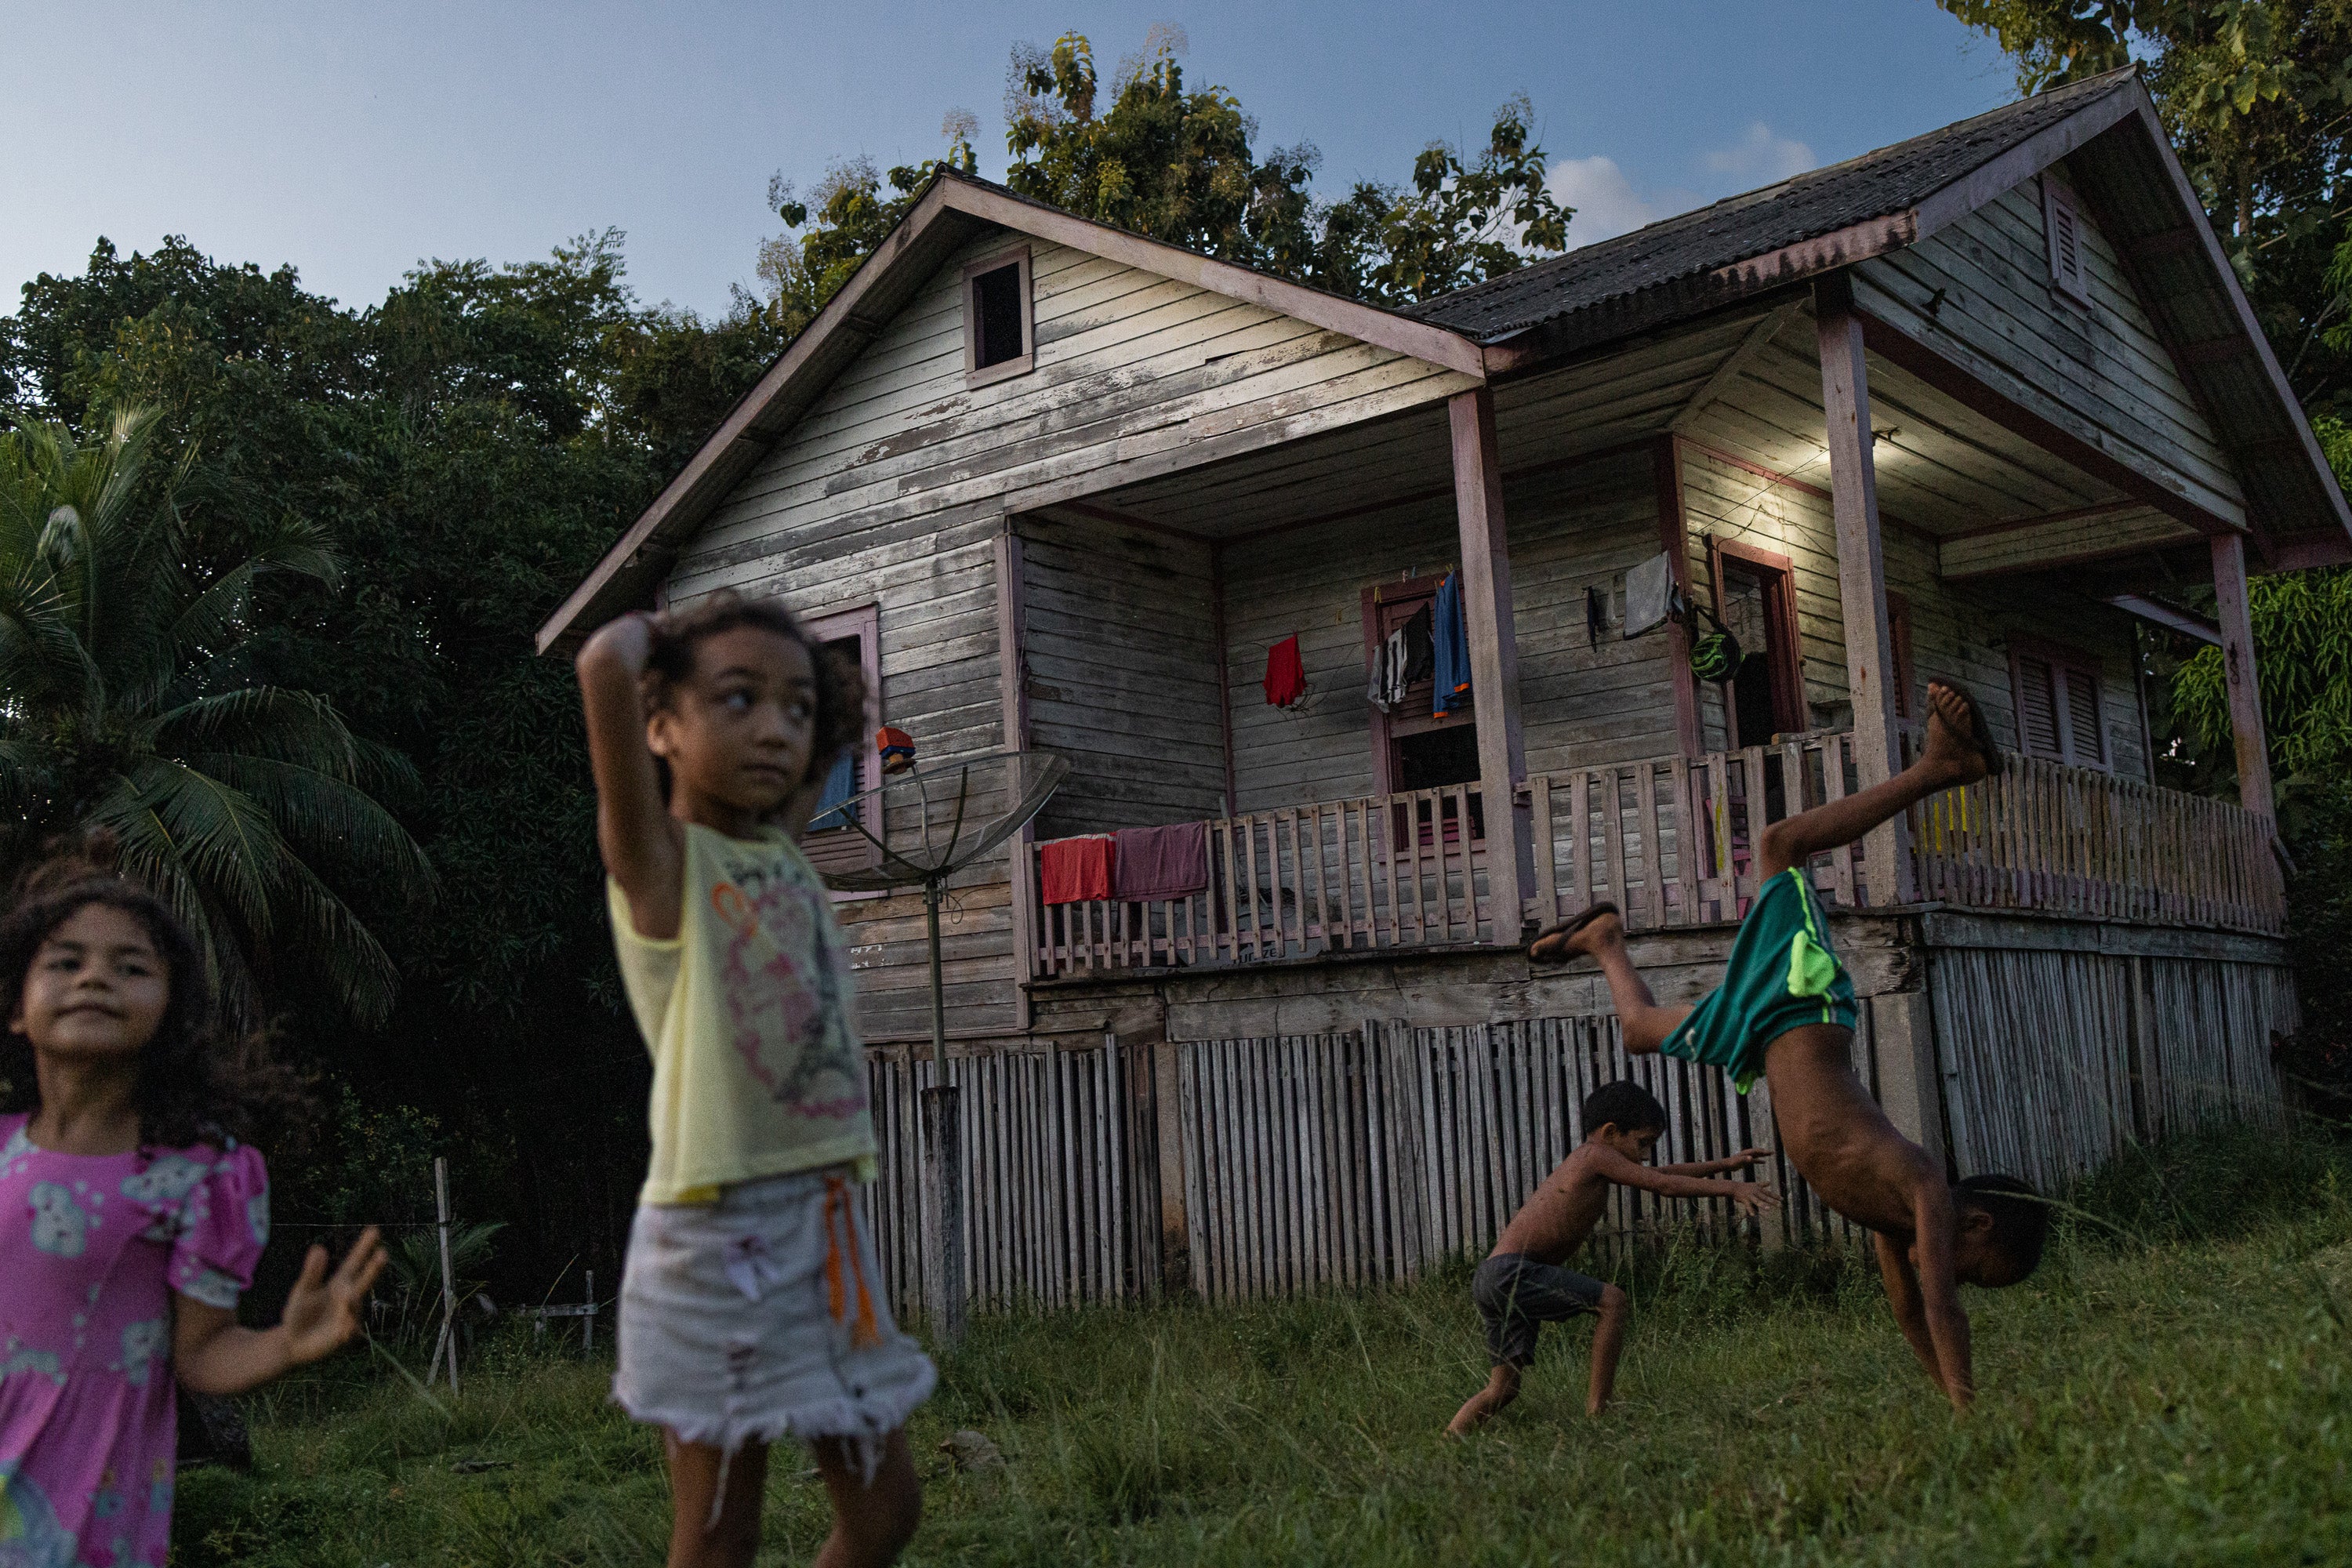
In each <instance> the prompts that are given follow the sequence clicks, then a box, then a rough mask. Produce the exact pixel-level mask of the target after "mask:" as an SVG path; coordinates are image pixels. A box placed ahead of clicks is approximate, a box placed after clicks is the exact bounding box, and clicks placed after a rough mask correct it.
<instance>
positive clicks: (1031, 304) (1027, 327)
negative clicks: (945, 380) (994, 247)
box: [962, 245, 1037, 387]
mask: <svg viewBox="0 0 2352 1568" xmlns="http://www.w3.org/2000/svg"><path fill="white" fill-rule="evenodd" d="M1007 267H1018V268H1020V269H1021V279H1020V296H1021V352H1020V353H1018V354H1015V355H1014V356H1013V358H1011V359H1008V360H1001V361H999V362H998V363H995V364H992V365H988V366H985V367H983V366H982V364H981V363H980V301H979V300H978V299H977V298H976V296H975V289H974V285H975V284H976V283H977V282H978V281H979V279H981V278H982V276H983V275H984V274H987V273H990V272H999V271H1002V270H1003V269H1004V268H1007ZM1034 284H1035V279H1034V277H1033V276H1032V275H1031V272H1030V258H1029V247H1028V246H1026V245H1016V246H1014V247H1012V248H1011V249H1009V250H1000V251H997V252H995V253H994V254H993V255H990V256H984V257H982V258H980V259H979V260H978V261H970V262H966V263H965V264H964V268H963V279H962V289H963V384H964V385H965V386H966V387H974V386H988V385H991V384H994V383H996V382H1000V381H1010V380H1012V379H1013V377H1015V376H1020V375H1027V374H1029V373H1030V372H1031V371H1034V370H1035V369H1036V368H1037V312H1036V304H1035V289H1034Z"/></svg>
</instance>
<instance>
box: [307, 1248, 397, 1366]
mask: <svg viewBox="0 0 2352 1568" xmlns="http://www.w3.org/2000/svg"><path fill="white" fill-rule="evenodd" d="M390 1258H391V1254H389V1253H387V1252H386V1251H385V1250H384V1247H383V1236H382V1235H381V1234H379V1233H378V1231H377V1230H376V1228H375V1226H368V1227H367V1229H365V1230H363V1231H362V1232H360V1238H359V1239H358V1240H357V1241H355V1242H353V1243H352V1249H351V1250H350V1251H349V1252H347V1253H345V1254H343V1261H342V1262H341V1264H340V1265H338V1266H337V1267H336V1268H335V1271H334V1273H333V1274H332V1275H330V1274H329V1273H328V1272H327V1249H326V1248H325V1247H317V1246H314V1247H311V1248H310V1254H309V1256H307V1257H306V1258H303V1259H302V1277H301V1278H300V1279H297V1280H295V1281H294V1289H292V1290H291V1291H289V1292H288V1294H287V1297H286V1315H285V1317H284V1319H283V1320H282V1321H283V1322H284V1325H285V1329H286V1355H287V1359H288V1360H289V1361H290V1362H291V1363H294V1364H295V1365H297V1366H299V1365H301V1364H302V1363H305V1362H313V1361H317V1360H319V1359H320V1358H321V1357H324V1356H330V1355H332V1354H334V1353H335V1352H337V1351H339V1350H341V1349H342V1348H343V1347H344V1346H345V1345H347V1344H349V1343H350V1342H352V1337H353V1336H354V1335H356V1334H357V1333H358V1332H359V1331H360V1305H361V1303H362V1302H363V1301H365V1300H367V1293H368V1290H369V1289H370V1288H371V1287H373V1285H374V1284H375V1281H376V1276H378V1275H380V1274H382V1273H383V1266H384V1264H385V1263H386V1262H388V1261H390Z"/></svg>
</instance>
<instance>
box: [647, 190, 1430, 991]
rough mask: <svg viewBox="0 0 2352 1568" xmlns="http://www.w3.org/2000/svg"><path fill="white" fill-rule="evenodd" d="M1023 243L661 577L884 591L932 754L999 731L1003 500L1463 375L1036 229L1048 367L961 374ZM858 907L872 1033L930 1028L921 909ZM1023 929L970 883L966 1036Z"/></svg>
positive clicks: (890, 716)
mask: <svg viewBox="0 0 2352 1568" xmlns="http://www.w3.org/2000/svg"><path fill="white" fill-rule="evenodd" d="M1016 240H1017V237H1014V236H1012V235H1009V234H1002V235H997V236H994V237H988V238H984V239H982V240H979V241H975V242H974V243H973V244H971V245H970V246H968V247H965V248H964V250H963V251H961V253H959V254H958V255H956V256H954V257H952V258H950V259H949V261H948V262H947V263H946V264H945V265H943V266H942V267H941V268H940V270H939V272H938V273H937V274H936V275H935V276H934V278H933V279H932V280H931V282H930V284H929V286H927V287H926V288H925V289H924V290H923V291H922V292H920V293H919V294H918V295H917V297H916V298H915V300H914V301H913V302H912V303H910V304H909V305H908V307H907V308H906V309H905V310H902V311H900V312H899V313H898V315H897V316H896V317H895V318H893V319H892V320H891V321H889V322H888V323H887V324H886V325H885V326H883V328H882V329H881V331H879V333H878V334H877V336H876V338H875V340H874V342H872V343H871V344H870V345H869V346H868V347H867V348H866V351H865V353H863V354H862V355H861V356H860V357H859V358H858V360H857V361H856V363H855V364H854V365H853V366H852V367H851V368H850V369H849V370H848V371H846V372H845V374H843V375H842V376H841V377H840V379H839V380H837V381H836V382H835V384H833V385H832V386H831V387H830V388H829V389H827V391H826V392H825V393H824V395H823V396H821V397H820V398H819V399H818V400H817V401H816V403H815V404H814V405H813V406H812V407H811V408H810V410H809V412H808V414H807V415H806V416H804V417H803V419H802V420H801V421H800V423H799V424H798V425H797V426H795V427H794V428H793V432H792V433H791V435H790V436H789V437H787V438H786V439H785V440H783V441H782V442H781V443H780V444H779V445H778V446H777V447H776V449H775V450H774V451H773V452H772V453H771V454H770V455H769V457H768V458H766V459H765V460H764V461H763V462H761V464H760V466H759V467H758V468H754V469H753V470H752V471H751V475H750V476H749V477H748V478H747V479H745V480H744V482H743V484H742V485H741V486H740V488H739V489H737V491H736V492H735V493H734V494H733V495H732V496H731V497H730V498H729V500H728V501H727V503H726V504H725V505H724V506H722V507H721V508H719V510H718V511H717V513H716V514H715V515H714V516H713V518H712V520H711V521H710V523H709V526H708V527H706V528H705V529H704V530H703V531H702V532H701V533H700V534H699V535H698V536H697V537H696V539H695V540H694V542H692V544H691V545H689V546H688V549H687V550H686V552H684V553H683V554H682V555H681V556H680V558H679V560H678V562H677V566H676V567H675V569H674V570H673V572H672V574H671V576H670V579H669V591H670V596H671V600H672V602H673V603H682V602H686V601H689V600H691V599H693V598H694V597H696V596H698V595H703V594H707V593H709V592H712V591H714V590H716V589H719V588H723V587H733V588H739V589H742V590H745V591H747V592H753V593H760V594H771V595H776V596H778V597H780V598H782V599H783V600H784V602H785V603H786V604H788V605H791V606H792V607H793V608H794V609H795V610H799V611H803V612H805V613H812V614H822V613H827V612H831V611H835V610H841V609H849V608H854V607H856V606H858V605H868V604H870V605H877V608H878V616H879V622H880V638H879V640H880V655H881V676H882V710H883V717H884V720H885V721H886V722H888V723H891V724H895V725H897V726H898V727H900V728H902V729H905V730H906V731H908V733H910V734H912V735H913V736H914V737H915V739H916V742H917V744H918V745H919V748H920V750H921V755H922V758H923V760H924V761H925V762H927V763H936V762H940V761H944V760H948V759H950V758H952V757H955V756H958V755H968V754H971V753H975V752H984V751H988V750H991V749H993V748H995V747H996V746H998V745H1000V744H1002V743H1003V708H1002V700H1001V697H1002V692H1001V688H1000V686H999V683H998V676H999V671H998V668H997V664H998V659H997V628H996V616H995V605H996V586H995V581H994V575H993V553H992V552H993V541H994V539H995V536H996V533H997V531H998V530H999V529H1001V528H1002V527H1003V526H1004V512H1005V510H1006V505H1007V501H1006V498H1008V497H1012V496H1015V495H1017V494H1019V493H1021V492H1023V491H1024V490H1034V489H1035V488H1036V487H1038V486H1040V485H1044V484H1047V483H1051V482H1054V481H1055V480H1061V479H1071V478H1073V477H1075V476H1082V475H1085V474H1087V473H1089V472H1092V471H1097V470H1102V471H1105V472H1106V473H1107V472H1108V470H1110V469H1111V468H1114V467H1115V466H1117V465H1118V464H1120V463H1121V462H1124V461H1128V460H1130V459H1133V458H1140V457H1145V456H1148V455H1155V454H1156V455H1158V456H1160V458H1162V459H1167V458H1169V457H1170V455H1171V454H1177V455H1181V451H1182V449H1183V448H1184V447H1186V446H1187V445H1188V444H1189V443H1192V442H1194V441H1199V440H1205V439H1208V438H1210V437H1229V436H1232V435H1234V433H1236V432H1243V431H1251V430H1256V431H1261V432H1263V434H1264V435H1265V438H1266V439H1267V440H1269V441H1272V440H1275V439H1277V438H1285V437H1290V436H1295V435H1303V434H1307V433H1309V432H1311V431H1314V430H1318V429H1323V428H1329V427H1333V426H1342V425H1347V424H1351V423H1354V422H1356V421H1358V420H1360V419H1364V418H1369V417H1373V416H1378V415H1381V414H1383V413H1388V412H1391V411H1393V410H1394V409H1397V408H1400V407H1410V406H1413V405H1417V404H1420V403H1423V402H1431V401H1436V400H1441V399H1443V398H1444V397H1445V396H1446V395H1450V394H1451V393H1453V392H1454V391H1458V390H1460V389H1461V387H1463V386H1464V385H1466V384H1467V382H1466V380H1465V378H1464V377H1462V376H1460V375H1457V374H1454V373H1452V372H1447V371H1444V370H1441V369H1439V368H1438V367H1435V366H1433V365H1430V364H1427V363H1423V362H1421V361H1419V360H1414V359H1411V358H1409V357H1407V356H1405V355H1402V354H1399V353H1393V352H1391V351H1389V350H1386V349H1376V348H1371V347H1368V346H1366V345H1365V344H1363V343H1360V342H1356V341H1355V340H1353V339H1349V338H1346V337H1343V336H1341V335H1339V334H1338V333H1335V332H1328V331H1323V330H1321V329H1319V328H1317V327H1314V326H1312V325H1310V324H1308V323H1307V322H1304V321H1297V320H1295V319H1293V318H1290V317H1286V316H1283V315H1280V314H1278V313H1277V312H1275V311H1272V310H1265V309H1263V308H1261V307H1258V306H1255V305H1249V304H1244V303H1242V302H1240V301H1237V300H1232V299H1228V298H1226V297H1224V296H1223V295H1218V294H1213V293H1210V292H1208V291H1206V290H1203V289H1197V288H1194V287H1192V286H1191V285H1188V284H1181V283H1177V282H1173V281H1171V280H1170V279H1165V278H1161V277H1158V276H1156V275H1154V274H1151V273H1147V272H1142V271H1139V270H1137V269H1136V268H1129V267H1125V266H1121V265H1118V264H1116V263H1113V262H1109V261H1105V260H1103V259H1101V258H1096V257H1093V256H1089V255H1087V254H1086V253H1084V252H1080V251H1076V250H1071V249H1066V248H1064V247H1056V246H1051V245H1045V244H1042V243H1036V242H1031V248H1032V255H1033V258H1034V260H1033V271H1034V279H1035V286H1034V301H1035V317H1036V354H1037V369H1036V371H1035V372H1034V374H1029V375H1024V376H1021V377H1017V378H1014V379H1012V380H1008V381H1002V382H997V383H994V384H990V385H986V386H982V387H978V388H968V387H966V386H965V384H964V369H963V319H962V309H963V307H962V300H961V280H960V272H961V266H962V264H963V263H965V262H967V261H971V260H975V259H979V258H983V257H986V256H990V255H992V254H995V253H997V252H1000V251H1002V250H1003V249H1004V248H1006V247H1008V246H1010V245H1012V244H1013V243H1015V242H1016ZM1108 482H1110V481H1109V480H1108V478H1107V479H1105V483H1108ZM1048 684H1051V682H1050V681H1049V682H1048ZM843 913H844V916H845V919H846V920H847V921H850V922H852V923H853V925H854V927H855V930H854V931H853V937H852V940H853V941H854V942H856V944H857V964H858V967H859V970H860V984H859V991H860V1009H861V1016H862V1021H863V1024H864V1026H865V1028H866V1032H867V1034H868V1036H869V1037H907V1036H912V1035H916V1034H919V1033H920V1032H922V1031H923V1030H924V1029H925V1028H927V1027H928V1025H927V1022H926V1020H927V1017H928V993H927V989H926V988H927V985H928V978H927V975H926V973H925V961H924V956H923V952H924V950H923V921H922V910H921V905H920V901H919V900H917V899H913V898H908V897H897V898H891V899H884V900H860V901H856V902H853V903H850V904H847V905H845V906H844V910H843ZM1010 931H1011V925H1010V884H1009V882H1008V881H1007V880H1006V876H1005V869H1004V863H1003V862H1002V861H999V860H995V859H992V860H991V861H990V862H988V863H987V864H985V865H983V866H982V867H976V868H973V869H972V870H971V872H969V873H967V874H966V876H965V877H964V878H963V879H961V881H960V885H959V887H958V889H957V893H956V899H955V901H954V905H953V908H952V910H951V913H950V921H949V924H948V928H947V932H946V944H945V947H946V955H947V984H948V1002H949V1006H950V1013H951V1015H952V1026H954V1027H956V1028H958V1029H959V1030H965V1031H981V1030H996V1029H1003V1028H1007V1027H1009V1026H1011V1024H1012V1022H1013V987H1012V984H1011V980H1012V973H1013V971H1012V963H1013V960H1012V952H1011V937H1010Z"/></svg>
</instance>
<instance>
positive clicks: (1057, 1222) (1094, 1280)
mask: <svg viewBox="0 0 2352 1568" xmlns="http://www.w3.org/2000/svg"><path fill="white" fill-rule="evenodd" d="M867 1068H868V1084H869V1086H870V1090H871V1093H872V1095H873V1109H874V1123H875V1133H876V1137H877V1141H878V1142H879V1143H880V1145H881V1160H880V1163H881V1172H880V1179H879V1180H878V1181H877V1182H876V1183H875V1184H873V1185H871V1186H869V1187H867V1188H866V1222H867V1224H869V1225H870V1226H872V1227H873V1236H874V1241H875V1251H876V1252H877V1254H878V1255H879V1258H880V1261H881V1265H882V1275H883V1281H884V1287H885V1289H887V1292H888V1295H889V1300H890V1302H891V1310H893V1311H895V1312H898V1314H900V1315H901V1316H912V1315H914V1314H915V1313H917V1312H918V1311H919V1310H920V1304H921V1301H922V1300H923V1269H924V1262H925V1258H926V1257H927V1256H928V1251H927V1249H926V1247H924V1245H923V1236H924V1228H923V1215H922V1180H921V1169H922V1167H921V1163H920V1159H921V1146H920V1142H919V1136H918V1125H919V1120H918V1117H919V1104H920V1098H919V1097H920V1095H921V1092H922V1090H923V1089H925V1088H927V1087H929V1085H930V1084H931V1083H932V1082H933V1081H934V1079H933V1068H932V1064H931V1060H930V1058H929V1056H927V1055H923V1054H921V1053H914V1054H913V1055H912V1056H911V1058H910V1057H909V1056H908V1055H907V1054H899V1053H893V1054H890V1055H877V1056H873V1057H870V1058H868V1063H867ZM948 1080H949V1081H950V1083H953V1084H955V1085H956V1086H958V1087H959V1088H960V1089H961V1090H962V1091H963V1092H962V1098H961V1112H962V1115H961V1123H962V1129H963V1149H964V1158H965V1171H964V1257H965V1258H966V1259H967V1260H968V1268H969V1270H970V1278H969V1279H968V1281H967V1284H968V1289H969V1290H970V1292H971V1304H972V1306H973V1307H974V1308H976V1309H978V1310H1008V1309H1013V1308H1016V1307H1068V1306H1075V1305H1077V1304H1080V1303H1082V1302H1089V1301H1116V1300H1133V1299H1137V1298H1139V1297H1141V1296H1143V1295H1146V1294H1149V1293H1150V1292H1151V1291H1153V1290H1156V1289H1158V1286H1159V1279H1160V1182H1159V1164H1158V1159H1159V1155H1158V1147H1159V1144H1158V1132H1157V1126H1156V1123H1155V1122H1154V1121H1153V1119H1152V1115H1153V1113H1152V1108H1151V1100H1150V1090H1151V1085H1150V1058H1149V1057H1148V1055H1142V1054H1139V1053H1138V1052H1137V1051H1135V1050H1134V1049H1132V1048H1131V1047H1123V1046H1121V1045H1120V1044H1119V1043H1118V1040H1117V1039H1116V1038H1115V1037H1105V1038H1104V1039H1103V1040H1102V1042H1101V1043H1100V1044H1099V1045H1097V1046H1094V1047H1091V1048H1087V1049H1078V1050H1054V1051H1034V1052H1006V1053H1003V1054H995V1055H987V1056H971V1057H950V1058H949V1059H948Z"/></svg>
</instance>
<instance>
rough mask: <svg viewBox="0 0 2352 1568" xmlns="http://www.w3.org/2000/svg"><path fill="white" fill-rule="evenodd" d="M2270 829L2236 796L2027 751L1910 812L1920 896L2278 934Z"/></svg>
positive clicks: (2279, 881) (2277, 880) (2281, 894)
mask: <svg viewBox="0 0 2352 1568" xmlns="http://www.w3.org/2000/svg"><path fill="white" fill-rule="evenodd" d="M2272 834H2273V826H2272V824H2271V820H2270V818H2268V817H2266V816H2262V815H2260V814H2259V813H2256V812H2251V811H2247V810H2245V809H2244V808H2243V807H2241V806H2238V805H2231V803H2230V802H2228V801H2222V800H2214V799H2211V798H2210V797H2208V796H2205V795H2184V794H2182V793H2181V792H2180V791H2179V790H2169V789H2160V788H2158V787H2157V786H2155V785H2152V784H2135V783H2132V782H2131V781H2129V780H2126V779H2116V778H2110V777H2108V776H2107V775H2106V774H2105V773H2095V772H2093V771H2091V770H2090V769H2087V768H2069V767H2062V766H2060V765H2059V764H2057V763H2050V762H2043V761H2042V760H2040V759H2038V758H2032V757H2020V756H2011V758H2010V759H2009V766H2008V767H2007V768H2006V769H2004V770H2003V771H2002V773H2001V776H2000V777H1999V778H1997V779H1988V780H1986V781H1985V782H1983V783H1981V784H1970V785H1969V787H1968V788H1966V789H1964V790H1954V791H1952V792H1950V793H1948V794H1946V795H1937V797H1935V798H1934V799H1932V800H1929V801H1927V802H1926V803H1925V804H1924V805H1921V806H1919V807H1917V808H1916V809H1915V810H1914V811H1913V813H1912V838H1913V843H1914V845H1915V846H1916V863H1917V865H1918V868H1919V896H1920V897H1921V898H1923V899H1940V900H1944V901H1946V902H1948V903H1954V904H1960V905H1964V906H1966V907H1968V908H1970V909H1979V910H2046V911H2049V912H2051V913H2054V914H2065V915H2080V916H2084V917H2086V918H2090V919H2100V920H2130V921H2158V922H2176V923H2179V924H2182V925H2200V926H2224V927H2228V928H2231V929H2232V930H2237V931H2259V932H2262V933H2264V934H2266V935H2279V934H2283V933H2284V931H2285V930H2286V887H2285V882H2284V878H2283V877H2282V876H2281V875H2280V871H2279V866H2278V862H2277V860H2276V858H2274V857H2273V855H2272V853H2271V837H2272Z"/></svg>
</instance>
